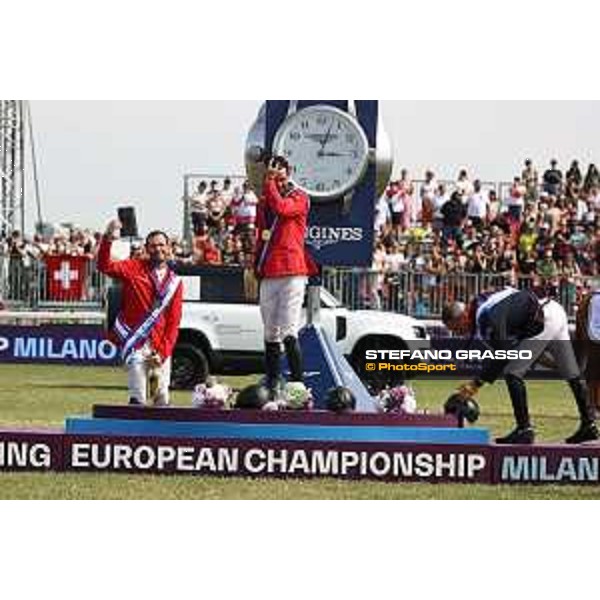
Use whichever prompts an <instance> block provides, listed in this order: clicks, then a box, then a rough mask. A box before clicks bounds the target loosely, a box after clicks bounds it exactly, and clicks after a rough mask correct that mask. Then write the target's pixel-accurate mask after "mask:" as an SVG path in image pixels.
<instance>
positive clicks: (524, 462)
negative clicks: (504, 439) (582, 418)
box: [494, 444, 600, 484]
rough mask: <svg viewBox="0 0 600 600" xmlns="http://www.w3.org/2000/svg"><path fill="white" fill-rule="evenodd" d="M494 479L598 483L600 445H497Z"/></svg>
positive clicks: (505, 481) (599, 478) (526, 481)
mask: <svg viewBox="0 0 600 600" xmlns="http://www.w3.org/2000/svg"><path fill="white" fill-rule="evenodd" d="M494 463H495V468H494V482H495V483H503V484H504V483H549V484H561V483H562V484H594V483H595V484H598V483H600V446H599V445H591V444H590V445H583V446H580V447H578V448H571V447H565V446H559V445H556V446H544V447H541V448H538V447H535V446H534V447H532V448H529V449H527V450H526V451H525V450H523V449H520V448H518V447H515V446H513V447H512V448H497V449H496V451H495V461H494Z"/></svg>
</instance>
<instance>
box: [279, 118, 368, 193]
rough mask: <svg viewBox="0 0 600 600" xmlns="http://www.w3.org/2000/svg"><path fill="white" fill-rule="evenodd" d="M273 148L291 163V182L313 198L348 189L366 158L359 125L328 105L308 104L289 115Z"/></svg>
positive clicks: (362, 170)
mask: <svg viewBox="0 0 600 600" xmlns="http://www.w3.org/2000/svg"><path fill="white" fill-rule="evenodd" d="M273 150H274V153H275V154H278V155H281V156H285V158H287V160H288V162H289V163H290V165H291V166H292V175H291V180H292V181H293V183H294V184H295V185H296V186H298V187H299V188H301V189H302V190H304V191H305V192H306V193H307V194H309V195H310V196H311V197H312V198H314V199H316V200H319V199H320V200H329V199H334V198H339V197H340V196H343V195H344V194H346V193H347V192H349V191H350V190H351V189H352V188H353V187H354V186H356V185H357V184H358V183H359V182H360V180H361V179H362V177H363V176H364V174H365V171H366V169H367V166H368V161H369V142H368V140H367V137H366V135H365V133H364V131H363V130H362V128H361V127H360V125H359V124H358V123H357V122H356V120H355V119H354V118H353V117H352V116H351V115H349V114H348V113H345V112H344V111H342V110H339V109H337V108H335V107H332V106H310V107H308V108H304V109H302V110H299V111H298V112H296V113H294V114H292V115H290V116H289V117H288V118H287V119H286V121H284V123H283V125H282V126H281V128H280V129H279V131H278V132H277V135H276V137H275V141H274V143H273Z"/></svg>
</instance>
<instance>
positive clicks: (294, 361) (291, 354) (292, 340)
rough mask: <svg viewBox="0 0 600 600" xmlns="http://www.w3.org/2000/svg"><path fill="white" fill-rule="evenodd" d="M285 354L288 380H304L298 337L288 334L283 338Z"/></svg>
mask: <svg viewBox="0 0 600 600" xmlns="http://www.w3.org/2000/svg"><path fill="white" fill-rule="evenodd" d="M283 345H284V346H285V354H286V356H287V360H288V365H289V367H290V381H300V382H302V383H303V382H304V365H303V361H302V350H301V349H300V342H298V338H297V337H294V336H293V335H289V336H288V337H286V338H285V340H283Z"/></svg>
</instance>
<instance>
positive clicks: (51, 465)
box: [0, 430, 64, 472]
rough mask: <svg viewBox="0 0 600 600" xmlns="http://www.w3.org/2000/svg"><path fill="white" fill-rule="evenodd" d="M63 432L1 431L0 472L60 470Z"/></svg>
mask: <svg viewBox="0 0 600 600" xmlns="http://www.w3.org/2000/svg"><path fill="white" fill-rule="evenodd" d="M63 450H64V434H63V433H62V432H39V433H38V432H27V431H4V430H3V431H0V472H1V471H62V470H63V468H64V463H63Z"/></svg>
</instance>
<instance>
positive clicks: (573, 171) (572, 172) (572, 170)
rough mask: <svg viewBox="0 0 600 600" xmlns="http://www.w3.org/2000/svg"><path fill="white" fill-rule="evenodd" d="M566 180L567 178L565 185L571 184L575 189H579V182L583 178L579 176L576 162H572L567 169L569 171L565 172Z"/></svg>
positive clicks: (577, 162) (579, 171) (579, 172)
mask: <svg viewBox="0 0 600 600" xmlns="http://www.w3.org/2000/svg"><path fill="white" fill-rule="evenodd" d="M566 178H567V183H569V182H572V183H574V184H575V185H576V186H577V187H579V186H580V185H581V182H582V181H583V176H582V175H581V170H580V168H579V161H578V160H574V161H573V162H572V163H571V166H570V167H569V170H568V171H567V177H566Z"/></svg>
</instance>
